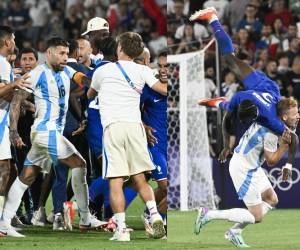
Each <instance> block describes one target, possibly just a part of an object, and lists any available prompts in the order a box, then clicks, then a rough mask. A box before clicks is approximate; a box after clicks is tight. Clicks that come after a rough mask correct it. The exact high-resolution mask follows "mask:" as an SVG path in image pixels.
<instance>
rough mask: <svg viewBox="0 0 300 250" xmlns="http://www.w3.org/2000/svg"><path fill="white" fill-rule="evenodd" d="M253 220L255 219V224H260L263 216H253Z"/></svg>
mask: <svg viewBox="0 0 300 250" xmlns="http://www.w3.org/2000/svg"><path fill="white" fill-rule="evenodd" d="M254 218H255V223H260V222H262V220H263V215H262V214H255V215H254Z"/></svg>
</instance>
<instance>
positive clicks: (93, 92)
mask: <svg viewBox="0 0 300 250" xmlns="http://www.w3.org/2000/svg"><path fill="white" fill-rule="evenodd" d="M97 95H98V92H97V91H96V90H94V89H93V88H89V90H88V92H87V97H88V98H89V99H92V98H95V97H96V96H97Z"/></svg>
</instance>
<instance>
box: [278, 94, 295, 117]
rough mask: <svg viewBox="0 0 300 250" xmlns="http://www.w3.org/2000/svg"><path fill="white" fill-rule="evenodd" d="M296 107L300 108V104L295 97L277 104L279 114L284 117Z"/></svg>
mask: <svg viewBox="0 0 300 250" xmlns="http://www.w3.org/2000/svg"><path fill="white" fill-rule="evenodd" d="M294 107H298V102H297V100H296V99H294V97H289V98H282V99H281V100H280V101H279V102H278V104H277V114H278V115H279V116H282V115H284V114H286V112H287V111H288V110H289V109H290V108H294Z"/></svg>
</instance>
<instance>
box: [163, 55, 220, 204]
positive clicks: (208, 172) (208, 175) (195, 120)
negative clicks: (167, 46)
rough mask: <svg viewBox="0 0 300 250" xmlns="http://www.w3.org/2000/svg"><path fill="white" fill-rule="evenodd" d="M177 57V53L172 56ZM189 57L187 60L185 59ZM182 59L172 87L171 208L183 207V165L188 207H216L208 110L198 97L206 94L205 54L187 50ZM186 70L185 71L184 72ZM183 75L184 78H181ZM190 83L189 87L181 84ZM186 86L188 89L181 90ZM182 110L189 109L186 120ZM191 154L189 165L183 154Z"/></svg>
mask: <svg viewBox="0 0 300 250" xmlns="http://www.w3.org/2000/svg"><path fill="white" fill-rule="evenodd" d="M172 57H173V58H172V61H176V56H172ZM184 60H186V63H183V62H184ZM178 61H180V63H172V64H171V65H170V67H171V68H170V70H171V76H170V78H169V91H168V105H169V106H168V170H169V172H168V173H169V176H168V179H169V188H168V204H169V209H179V208H180V207H181V206H180V196H181V195H182V189H180V178H182V174H183V173H181V172H180V167H181V169H182V168H183V167H184V168H187V207H188V209H194V208H197V207H199V206H206V207H209V208H213V207H215V205H214V199H213V179H212V164H211V159H210V157H209V146H208V135H207V122H206V110H205V108H202V107H199V106H198V105H197V101H198V100H199V99H200V98H203V97H204V93H205V86H204V54H203V52H201V53H193V54H186V56H185V57H182V55H180V57H178ZM182 71H185V72H184V74H182ZM179 75H180V79H179ZM182 77H186V79H182ZM184 83H186V88H180V87H179V86H180V84H184ZM182 89H185V91H184V93H180V91H182ZM184 95H186V96H185V97H186V98H183V99H186V100H187V101H186V102H187V103H186V104H187V105H186V110H180V103H179V102H180V99H179V97H180V96H181V97H183V96H184ZM180 112H186V114H187V121H186V123H180V121H179V117H180ZM185 124H186V125H185ZM183 130H186V133H187V138H186V140H187V141H186V143H187V151H186V152H180V140H179V139H180V131H181V132H183ZM183 154H187V162H186V166H180V156H181V157H182V155H183Z"/></svg>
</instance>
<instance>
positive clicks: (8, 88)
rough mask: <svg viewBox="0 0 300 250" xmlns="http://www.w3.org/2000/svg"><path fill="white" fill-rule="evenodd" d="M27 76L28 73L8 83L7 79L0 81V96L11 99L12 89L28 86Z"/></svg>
mask: <svg viewBox="0 0 300 250" xmlns="http://www.w3.org/2000/svg"><path fill="white" fill-rule="evenodd" d="M28 78H29V75H28V74H25V75H23V76H22V77H21V78H20V79H17V80H15V81H14V82H12V83H8V82H7V81H2V82H1V83H0V97H2V98H4V99H5V100H7V101H11V99H12V96H13V91H14V89H16V88H18V89H22V88H28V87H30V84H29V83H28V82H26V80H27V79H28Z"/></svg>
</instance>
